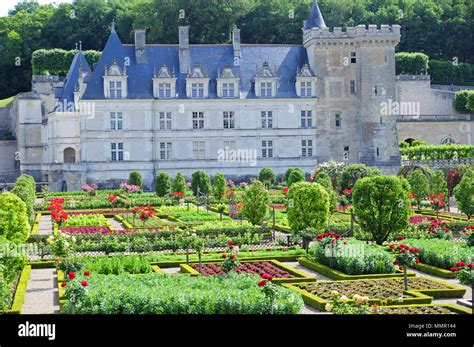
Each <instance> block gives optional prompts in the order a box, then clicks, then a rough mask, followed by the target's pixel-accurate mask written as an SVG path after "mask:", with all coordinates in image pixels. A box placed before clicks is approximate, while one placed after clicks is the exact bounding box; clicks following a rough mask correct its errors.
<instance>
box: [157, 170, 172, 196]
mask: <svg viewBox="0 0 474 347" xmlns="http://www.w3.org/2000/svg"><path fill="white" fill-rule="evenodd" d="M155 192H156V194H157V195H158V196H161V197H163V196H165V195H167V194H169V193H170V192H171V182H170V177H169V176H168V174H167V173H166V172H165V171H160V172H159V173H158V175H157V176H156V179H155Z"/></svg>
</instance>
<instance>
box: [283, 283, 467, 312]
mask: <svg viewBox="0 0 474 347" xmlns="http://www.w3.org/2000/svg"><path fill="white" fill-rule="evenodd" d="M285 286H286V287H287V288H290V289H293V290H295V291H297V292H298V293H300V294H301V295H302V296H303V300H304V302H305V303H306V304H307V305H309V306H312V307H314V308H316V309H318V310H324V307H325V305H326V303H328V302H329V301H330V299H331V292H332V291H337V292H338V293H340V295H345V296H347V297H348V298H352V297H353V296H354V295H355V294H359V295H362V296H368V297H369V303H370V304H377V305H381V304H384V306H385V305H400V304H402V305H407V304H408V305H411V304H430V303H431V302H432V300H433V298H460V297H463V296H464V294H465V293H466V289H464V288H461V287H458V286H455V285H452V284H450V283H446V282H442V281H437V280H432V279H429V278H426V277H412V278H409V279H408V288H409V290H407V291H404V290H403V278H390V279H368V280H351V281H337V282H326V281H324V282H316V283H296V284H285Z"/></svg>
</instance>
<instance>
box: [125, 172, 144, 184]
mask: <svg viewBox="0 0 474 347" xmlns="http://www.w3.org/2000/svg"><path fill="white" fill-rule="evenodd" d="M128 184H131V185H134V186H139V187H141V186H142V175H141V174H140V173H139V172H137V171H133V172H131V173H130V176H129V178H128Z"/></svg>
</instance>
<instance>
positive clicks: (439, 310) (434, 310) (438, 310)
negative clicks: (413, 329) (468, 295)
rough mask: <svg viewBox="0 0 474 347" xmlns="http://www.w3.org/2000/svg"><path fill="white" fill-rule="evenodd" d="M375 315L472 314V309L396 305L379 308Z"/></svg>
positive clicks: (374, 312) (455, 306)
mask: <svg viewBox="0 0 474 347" xmlns="http://www.w3.org/2000/svg"><path fill="white" fill-rule="evenodd" d="M372 311H373V314H472V311H471V309H468V308H465V307H461V306H458V305H450V304H444V305H436V304H435V305H432V304H427V305H394V306H379V307H377V308H376V309H375V310H372Z"/></svg>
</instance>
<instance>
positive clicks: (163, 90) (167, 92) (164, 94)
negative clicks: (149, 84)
mask: <svg viewBox="0 0 474 347" xmlns="http://www.w3.org/2000/svg"><path fill="white" fill-rule="evenodd" d="M158 97H159V98H160V99H169V98H171V83H159V84H158Z"/></svg>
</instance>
